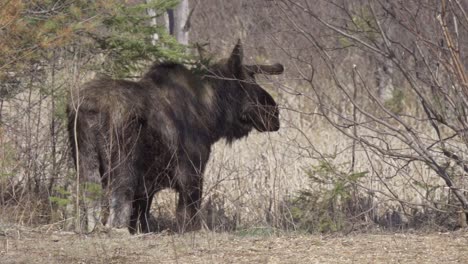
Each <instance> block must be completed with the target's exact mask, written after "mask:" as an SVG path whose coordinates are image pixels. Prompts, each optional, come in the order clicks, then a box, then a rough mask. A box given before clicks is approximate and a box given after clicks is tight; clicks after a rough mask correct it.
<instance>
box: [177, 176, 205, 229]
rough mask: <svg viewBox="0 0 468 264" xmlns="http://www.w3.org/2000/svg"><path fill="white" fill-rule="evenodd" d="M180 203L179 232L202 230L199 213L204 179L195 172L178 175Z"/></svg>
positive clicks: (178, 206) (178, 209)
mask: <svg viewBox="0 0 468 264" xmlns="http://www.w3.org/2000/svg"><path fill="white" fill-rule="evenodd" d="M178 176H179V177H178V179H179V186H178V188H177V191H178V192H179V202H178V205H177V226H178V229H179V232H181V233H183V232H185V231H193V230H198V229H200V221H199V215H198V213H199V211H200V206H201V197H202V186H203V184H202V178H201V175H200V174H198V173H195V172H192V173H185V174H182V175H178Z"/></svg>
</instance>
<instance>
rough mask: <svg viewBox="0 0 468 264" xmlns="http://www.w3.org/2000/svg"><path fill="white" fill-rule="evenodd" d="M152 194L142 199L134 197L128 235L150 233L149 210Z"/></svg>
mask: <svg viewBox="0 0 468 264" xmlns="http://www.w3.org/2000/svg"><path fill="white" fill-rule="evenodd" d="M153 197H154V194H152V195H149V196H144V197H136V198H135V200H134V201H133V211H132V216H131V218H130V227H129V230H130V233H132V234H135V233H137V232H142V233H149V232H152V226H150V225H151V223H150V217H151V214H150V209H151V203H152V201H153Z"/></svg>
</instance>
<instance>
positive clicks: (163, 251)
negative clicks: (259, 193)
mask: <svg viewBox="0 0 468 264" xmlns="http://www.w3.org/2000/svg"><path fill="white" fill-rule="evenodd" d="M0 235H1V234H0ZM467 242H468V234H467V233H466V232H465V231H463V232H462V231H459V232H456V233H429V234H422V233H419V234H410V233H397V234H388V233H375V234H352V235H348V236H320V235H299V234H287V235H278V236H276V235H258V234H257V235H255V234H253V233H251V234H249V232H245V233H242V234H241V233H237V234H233V233H213V232H204V231H202V232H193V233H189V234H185V235H169V234H151V235H144V236H129V235H127V234H120V233H113V234H111V235H109V234H99V235H93V236H79V235H76V234H73V233H63V232H62V233H43V232H32V231H25V230H22V231H20V230H15V231H11V230H10V231H8V232H6V233H4V234H3V235H1V236H0V258H1V260H2V261H1V262H2V263H467V262H468V252H467V251H466V250H465V249H466V243H467Z"/></svg>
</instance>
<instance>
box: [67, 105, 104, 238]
mask: <svg viewBox="0 0 468 264" xmlns="http://www.w3.org/2000/svg"><path fill="white" fill-rule="evenodd" d="M77 115H79V118H78V117H77V116H73V118H72V120H74V119H76V124H75V123H74V122H71V123H70V124H69V129H70V135H71V137H70V141H71V142H72V151H73V159H74V161H75V165H76V166H77V173H78V177H79V181H80V183H79V188H80V191H79V192H80V193H81V194H80V195H83V200H82V207H83V209H84V210H83V211H84V216H85V221H86V228H85V231H87V232H92V231H94V229H95V228H96V226H97V225H98V224H99V222H100V221H99V219H100V214H101V212H100V211H101V199H102V197H101V194H102V193H101V189H102V188H101V173H100V164H99V160H100V156H99V152H98V148H97V137H96V133H95V130H96V127H95V126H94V124H95V119H96V116H95V115H92V114H89V113H86V112H79V114H77ZM75 125H76V126H75ZM80 218H81V217H80ZM81 220H82V219H79V221H81ZM76 227H77V231H78V232H82V231H84V230H83V229H84V227H85V226H84V223H82V222H80V223H77V225H76Z"/></svg>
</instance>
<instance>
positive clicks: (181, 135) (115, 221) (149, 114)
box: [68, 40, 284, 233]
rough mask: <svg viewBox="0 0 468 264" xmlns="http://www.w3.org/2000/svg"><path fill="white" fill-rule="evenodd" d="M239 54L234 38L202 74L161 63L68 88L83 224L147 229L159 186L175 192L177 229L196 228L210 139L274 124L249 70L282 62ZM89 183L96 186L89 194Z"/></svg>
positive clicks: (274, 112)
mask: <svg viewBox="0 0 468 264" xmlns="http://www.w3.org/2000/svg"><path fill="white" fill-rule="evenodd" d="M242 58H243V48H242V44H241V42H240V40H239V42H238V43H237V44H236V45H235V47H234V49H233V51H232V53H231V55H230V57H229V58H227V59H224V60H221V61H220V62H219V63H217V64H214V65H213V66H210V67H207V69H206V71H205V72H204V73H195V72H194V71H191V70H190V69H188V68H187V67H185V66H183V65H181V64H178V63H173V62H161V63H155V64H153V65H152V66H151V68H150V69H149V71H148V72H146V74H144V75H143V77H142V78H141V79H140V80H139V81H129V80H116V79H111V78H109V77H100V78H97V79H94V80H92V81H90V82H88V83H86V84H85V85H83V86H82V87H80V88H79V89H75V90H73V92H72V93H71V99H70V102H69V104H68V131H69V137H70V142H71V149H72V152H73V157H74V162H75V166H76V170H77V172H78V175H79V179H80V182H81V183H82V186H83V185H84V186H85V187H84V188H83V189H84V192H85V193H84V195H85V197H86V199H84V201H85V202H84V203H85V205H84V208H85V214H84V215H85V218H86V219H85V220H86V221H87V227H88V231H92V230H93V229H94V228H95V227H96V226H97V225H105V226H107V227H111V228H128V230H129V232H130V233H135V232H151V228H150V226H149V221H148V219H149V217H150V207H151V203H152V200H153V197H154V195H155V194H156V193H157V192H158V191H160V190H162V189H165V188H172V189H174V190H175V191H176V192H178V195H179V198H178V204H177V212H176V222H177V226H178V227H179V231H181V232H184V231H187V230H194V229H197V228H200V224H199V219H198V215H197V213H198V212H199V210H200V206H201V201H202V199H201V198H202V187H203V172H204V170H205V166H206V164H207V161H208V158H209V156H210V152H211V146H212V145H213V144H214V143H215V142H217V141H218V140H220V139H225V140H226V142H227V143H232V142H233V141H234V140H237V139H240V138H243V137H246V136H247V135H248V134H249V133H250V132H251V131H252V130H253V129H254V128H255V129H256V130H258V131H260V132H267V131H277V130H278V129H279V128H280V122H279V109H278V106H277V104H276V102H275V100H274V99H273V98H272V96H271V95H270V94H269V93H268V92H266V91H265V90H264V89H263V88H262V87H260V86H259V85H258V84H257V83H256V82H255V75H256V74H272V75H273V74H281V73H282V72H283V70H284V68H283V66H282V65H281V64H274V65H243V64H242V60H243V59H242ZM94 185H98V187H99V188H100V189H99V190H100V191H101V193H100V194H96V193H93V190H95V189H96V188H91V187H92V186H94ZM104 194H106V195H104ZM101 208H107V215H106V216H102V215H101V213H102V211H103V210H102V209H101Z"/></svg>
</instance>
